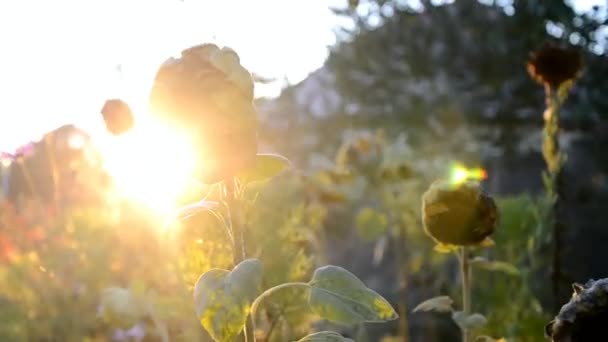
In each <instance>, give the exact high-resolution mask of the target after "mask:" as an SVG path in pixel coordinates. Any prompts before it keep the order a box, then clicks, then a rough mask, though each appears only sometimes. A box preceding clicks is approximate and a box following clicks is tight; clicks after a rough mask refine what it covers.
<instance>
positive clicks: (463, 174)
mask: <svg viewBox="0 0 608 342" xmlns="http://www.w3.org/2000/svg"><path fill="white" fill-rule="evenodd" d="M486 178H488V173H487V172H486V170H484V169H482V168H467V167H465V166H464V165H463V164H461V163H454V164H452V166H451V167H450V182H451V183H452V184H461V183H464V182H466V181H468V180H477V181H481V180H485V179H486Z"/></svg>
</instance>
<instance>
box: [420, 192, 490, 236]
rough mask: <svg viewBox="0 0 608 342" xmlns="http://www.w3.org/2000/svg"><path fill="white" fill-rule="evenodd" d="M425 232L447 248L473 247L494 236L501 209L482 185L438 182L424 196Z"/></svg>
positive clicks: (423, 217) (423, 220)
mask: <svg viewBox="0 0 608 342" xmlns="http://www.w3.org/2000/svg"><path fill="white" fill-rule="evenodd" d="M422 222H423V225H424V230H425V232H426V233H427V234H428V235H429V236H430V237H432V238H433V239H434V240H435V241H437V242H438V243H442V244H447V245H456V246H469V245H477V244H479V243H481V242H483V241H484V240H485V239H486V238H487V237H489V236H490V235H491V234H492V233H494V231H495V229H496V224H497V222H498V209H497V207H496V204H495V203H494V200H493V199H492V197H490V196H488V195H486V194H485V193H484V192H483V191H482V189H481V187H480V185H479V183H477V182H464V183H460V184H453V183H451V182H449V181H443V180H441V181H436V182H434V183H433V184H431V187H430V188H429V189H428V190H427V191H426V192H425V193H424V194H423V196H422Z"/></svg>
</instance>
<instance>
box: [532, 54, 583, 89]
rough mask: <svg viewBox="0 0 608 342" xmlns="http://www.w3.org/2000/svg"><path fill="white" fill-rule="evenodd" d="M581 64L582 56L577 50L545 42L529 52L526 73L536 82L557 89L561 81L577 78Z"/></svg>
mask: <svg viewBox="0 0 608 342" xmlns="http://www.w3.org/2000/svg"><path fill="white" fill-rule="evenodd" d="M582 65H583V61H582V56H581V54H580V52H579V51H578V50H576V49H574V48H573V47H569V46H564V45H560V44H557V43H554V42H546V43H545V44H543V45H542V46H541V47H540V48H539V49H537V50H536V51H534V52H532V53H531V55H530V58H529V59H528V73H529V74H530V76H531V77H532V79H534V80H535V81H537V82H538V83H540V84H543V85H546V86H550V87H551V88H553V89H557V88H559V86H560V85H562V84H563V83H565V82H567V81H570V80H575V79H576V78H578V76H579V75H580V72H581V70H582Z"/></svg>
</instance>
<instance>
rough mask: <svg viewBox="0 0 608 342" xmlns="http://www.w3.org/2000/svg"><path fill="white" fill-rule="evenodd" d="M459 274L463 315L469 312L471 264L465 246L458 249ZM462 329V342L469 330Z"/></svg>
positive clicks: (467, 340) (467, 335) (465, 339)
mask: <svg viewBox="0 0 608 342" xmlns="http://www.w3.org/2000/svg"><path fill="white" fill-rule="evenodd" d="M459 253H460V255H459V258H458V260H459V261H460V274H461V277H462V311H463V313H464V314H465V316H469V315H470V314H471V266H470V264H469V253H468V249H467V247H466V246H463V247H460V250H459ZM461 329H462V342H469V330H468V329H467V328H466V327H463V328H461Z"/></svg>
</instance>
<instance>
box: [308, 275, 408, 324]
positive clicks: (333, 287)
mask: <svg viewBox="0 0 608 342" xmlns="http://www.w3.org/2000/svg"><path fill="white" fill-rule="evenodd" d="M309 285H310V286H311V290H310V295H309V299H308V304H309V305H310V307H311V309H312V310H313V312H315V313H316V314H318V315H320V316H321V317H323V318H325V319H327V320H329V321H332V322H335V323H341V324H356V323H361V322H384V321H389V320H394V319H397V318H398V315H397V312H395V309H394V308H393V307H392V306H391V305H390V304H389V303H388V301H386V299H384V298H383V297H382V296H380V295H379V294H378V293H376V292H375V291H373V290H371V289H369V288H368V287H367V286H365V284H364V283H363V282H362V281H361V280H359V278H357V277H356V276H355V275H354V274H352V273H350V272H349V271H347V270H345V269H344V268H342V267H338V266H333V265H329V266H324V267H320V268H318V269H317V270H316V271H315V273H314V275H313V277H312V280H311V281H310V282H309Z"/></svg>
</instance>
